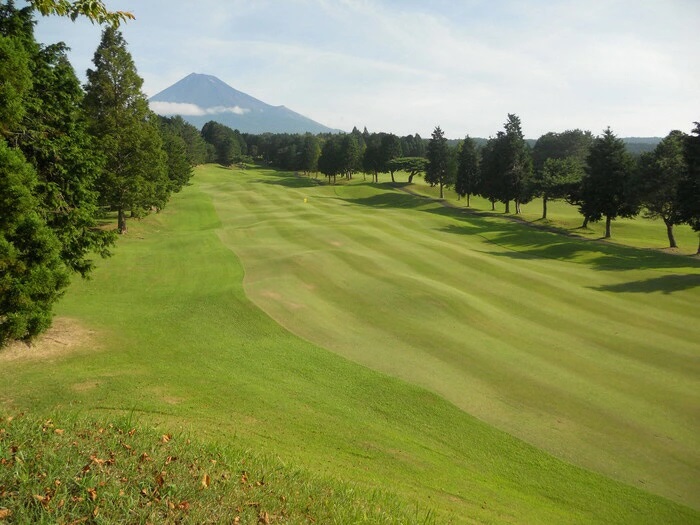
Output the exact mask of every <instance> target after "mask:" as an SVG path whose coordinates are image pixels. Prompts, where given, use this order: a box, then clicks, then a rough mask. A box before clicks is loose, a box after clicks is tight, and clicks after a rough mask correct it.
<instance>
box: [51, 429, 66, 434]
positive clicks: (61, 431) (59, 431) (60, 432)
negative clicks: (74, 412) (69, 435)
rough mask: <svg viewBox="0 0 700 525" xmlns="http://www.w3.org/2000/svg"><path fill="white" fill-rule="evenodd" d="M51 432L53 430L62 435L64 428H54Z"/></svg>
mask: <svg viewBox="0 0 700 525" xmlns="http://www.w3.org/2000/svg"><path fill="white" fill-rule="evenodd" d="M53 432H54V434H58V435H59V436H62V435H63V433H64V432H65V430H63V429H62V428H56V429H54V431H53Z"/></svg>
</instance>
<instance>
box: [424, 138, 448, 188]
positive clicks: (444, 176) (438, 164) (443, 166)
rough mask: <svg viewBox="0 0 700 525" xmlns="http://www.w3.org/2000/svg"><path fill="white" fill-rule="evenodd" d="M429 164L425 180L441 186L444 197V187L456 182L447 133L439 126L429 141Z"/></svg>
mask: <svg viewBox="0 0 700 525" xmlns="http://www.w3.org/2000/svg"><path fill="white" fill-rule="evenodd" d="M426 157H427V159H428V165H427V166H426V169H425V182H427V183H428V184H430V185H431V186H439V187H440V198H441V199H442V198H443V188H444V187H446V186H450V185H452V183H453V182H454V169H453V168H455V166H454V163H453V162H452V157H453V155H452V153H451V152H450V148H449V146H448V145H447V139H446V138H445V133H444V132H443V131H442V129H440V126H437V127H436V128H435V129H434V130H433V133H432V135H431V138H430V141H429V142H428V150H427V153H426Z"/></svg>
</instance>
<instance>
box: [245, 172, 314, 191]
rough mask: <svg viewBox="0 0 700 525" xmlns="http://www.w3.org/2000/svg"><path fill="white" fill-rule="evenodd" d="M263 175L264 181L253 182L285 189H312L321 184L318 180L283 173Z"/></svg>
mask: <svg viewBox="0 0 700 525" xmlns="http://www.w3.org/2000/svg"><path fill="white" fill-rule="evenodd" d="M265 175H266V177H265V178H264V179H258V180H256V181H255V182H256V183H262V184H273V185H275V186H284V187H286V188H312V187H315V186H318V185H319V184H320V183H321V182H320V181H319V180H318V179H312V178H309V177H304V176H301V175H295V174H294V173H289V172H284V171H270V172H268V173H266V174H265Z"/></svg>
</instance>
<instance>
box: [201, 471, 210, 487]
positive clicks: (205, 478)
mask: <svg viewBox="0 0 700 525" xmlns="http://www.w3.org/2000/svg"><path fill="white" fill-rule="evenodd" d="M210 483H211V478H210V477H209V474H204V476H202V487H204V488H205V489H208V488H209V484H210Z"/></svg>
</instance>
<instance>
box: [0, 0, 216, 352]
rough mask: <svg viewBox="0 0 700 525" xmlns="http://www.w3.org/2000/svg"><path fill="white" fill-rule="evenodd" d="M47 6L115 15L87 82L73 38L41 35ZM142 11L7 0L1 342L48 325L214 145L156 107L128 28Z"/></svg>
mask: <svg viewBox="0 0 700 525" xmlns="http://www.w3.org/2000/svg"><path fill="white" fill-rule="evenodd" d="M35 8H36V9H38V10H40V12H47V13H57V14H65V15H68V16H71V17H73V18H75V17H76V16H79V15H85V16H88V17H89V18H90V19H91V20H93V21H96V22H107V23H108V24H109V25H108V26H107V27H106V29H105V30H104V31H103V33H102V38H101V41H100V44H99V46H98V47H97V50H96V51H95V54H94V59H93V63H94V68H93V69H90V70H88V72H87V83H86V84H85V86H81V85H80V82H79V81H78V78H77V77H76V75H75V72H74V70H73V68H72V66H71V64H70V62H69V61H68V58H67V55H66V51H67V49H66V46H65V45H64V44H63V43H57V44H50V45H44V44H40V43H38V42H37V41H36V39H35V37H34V23H35V22H34V10H35ZM130 17H131V16H130V14H129V13H122V12H116V13H110V12H108V11H107V10H106V9H105V8H104V5H103V4H102V3H101V2H99V1H95V2H88V3H85V2H82V3H80V2H77V3H69V2H58V3H57V2H52V1H51V0H35V1H33V2H30V5H29V6H28V7H25V8H22V9H18V8H16V7H15V5H14V2H12V1H9V2H6V3H2V4H0V79H1V80H2V82H0V210H1V212H0V346H1V345H2V344H4V343H5V342H7V341H9V340H12V339H22V340H30V339H31V338H33V337H34V336H36V335H37V334H38V333H40V332H41V331H43V330H44V329H46V328H47V327H48V326H49V325H50V322H51V307H52V305H53V304H54V303H55V302H56V300H58V298H59V297H60V296H61V295H62V293H63V291H64V290H65V288H66V286H67V285H68V282H69V279H70V275H71V274H74V273H77V274H79V275H81V276H83V277H87V276H88V275H89V274H90V271H91V270H92V268H93V266H94V262H93V260H92V259H91V257H93V256H94V255H98V256H103V257H106V256H108V255H109V253H110V249H111V247H112V246H113V244H114V242H115V239H116V232H118V233H126V231H127V218H128V217H141V216H143V215H145V214H147V213H149V212H151V211H158V210H160V209H162V208H163V207H164V206H165V205H166V203H167V201H168V198H169V196H170V194H171V193H173V192H178V191H179V190H180V189H181V188H182V187H183V186H184V185H185V184H187V182H188V180H189V179H190V177H191V175H192V166H193V165H194V164H197V163H200V162H202V161H203V159H204V156H203V155H205V154H206V148H207V146H206V143H205V142H204V140H203V139H202V137H201V135H200V132H199V130H197V129H196V128H194V127H193V126H190V125H189V124H187V123H185V122H184V121H183V120H182V119H180V118H174V119H167V118H162V117H158V116H157V115H155V114H154V113H152V112H151V111H150V110H149V108H148V102H147V100H146V96H145V95H144V94H143V92H142V91H141V86H142V83H143V81H142V79H141V78H140V77H139V76H138V74H137V71H136V67H135V65H134V62H133V60H132V58H131V55H130V54H129V52H128V51H127V49H126V42H125V41H124V39H123V37H122V35H121V33H120V32H119V31H118V29H117V25H118V23H119V22H120V21H122V20H125V19H127V18H130ZM197 139H198V140H197ZM200 150H201V151H200ZM202 151H203V152H204V153H202ZM110 212H111V213H112V214H115V215H116V219H117V228H116V230H115V229H114V228H110V227H108V226H106V224H105V221H106V220H107V219H106V217H108V216H111V215H109V214H110Z"/></svg>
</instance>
